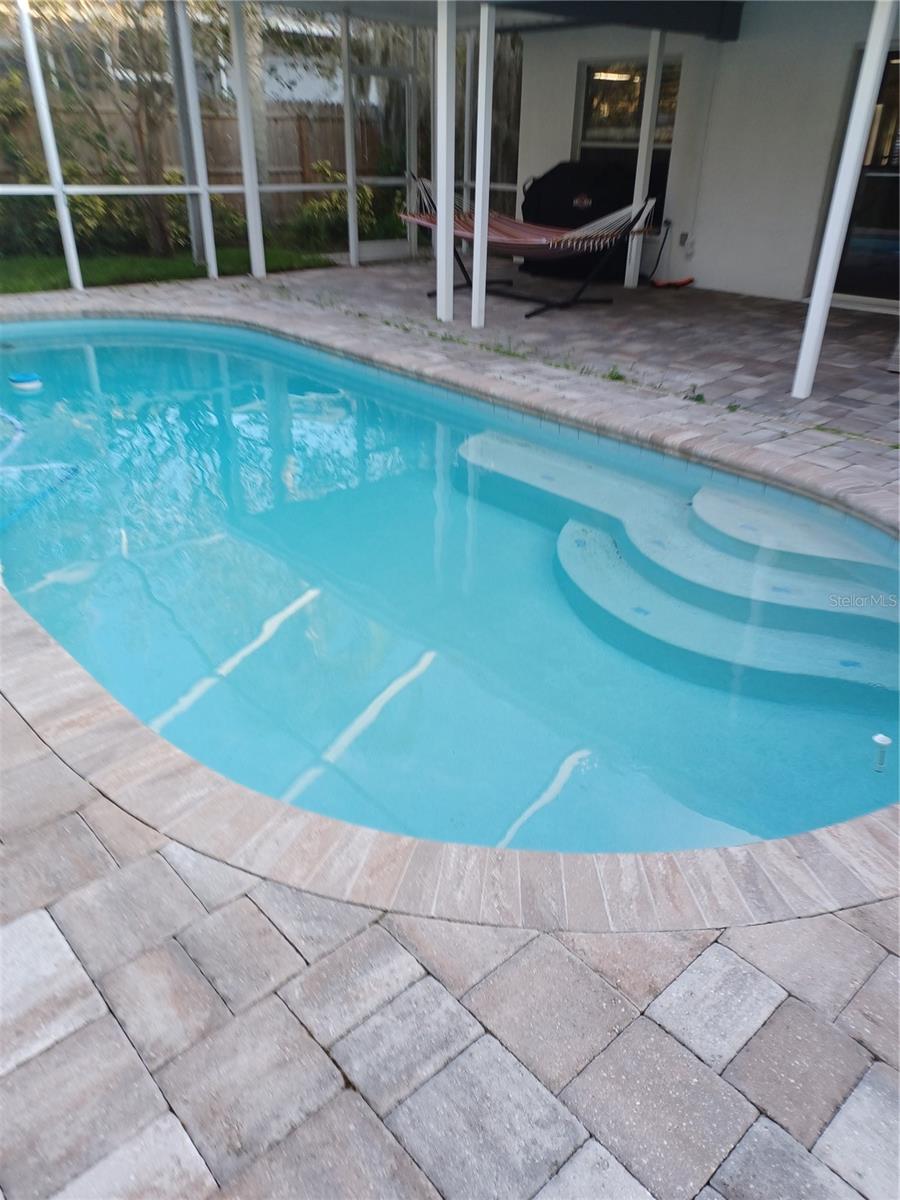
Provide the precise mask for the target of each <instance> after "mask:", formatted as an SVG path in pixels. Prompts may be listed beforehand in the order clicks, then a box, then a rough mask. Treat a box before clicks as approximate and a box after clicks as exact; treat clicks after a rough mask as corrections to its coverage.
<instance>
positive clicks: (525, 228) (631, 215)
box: [401, 179, 656, 318]
mask: <svg viewBox="0 0 900 1200" xmlns="http://www.w3.org/2000/svg"><path fill="white" fill-rule="evenodd" d="M415 182H416V188H417V191H418V194H419V209H420V211H419V212H417V213H402V214H401V217H402V219H403V220H404V221H407V222H409V223H410V224H413V225H420V226H421V227H422V228H424V229H430V230H433V229H434V228H435V227H436V225H437V205H436V204H435V202H434V197H433V196H432V194H431V190H430V188H429V187H428V184H427V183H426V182H425V180H424V179H416V181H415ZM655 204H656V201H655V200H652V199H651V200H645V201H644V202H643V203H642V204H629V205H626V207H625V208H620V209H617V210H616V211H615V212H612V213H609V214H608V215H607V216H605V217H600V218H599V219H598V220H596V221H591V222H590V223H589V224H587V225H581V226H579V228H577V229H557V228H555V227H553V226H550V225H530V224H528V223H527V222H525V221H517V220H515V219H514V218H513V217H505V216H502V215H501V214H500V213H493V212H492V213H488V245H489V246H490V248H491V250H493V252H494V253H495V254H503V255H507V256H509V257H514V256H521V257H527V258H572V257H574V256H576V255H581V254H597V260H596V262H595V263H594V264H593V266H592V267H591V269H590V271H589V272H588V274H587V275H586V276H585V278H584V279H582V280H580V281H579V283H578V284H577V286H576V287H575V289H574V290H573V291H572V293H571V295H569V296H566V297H565V298H563V299H555V298H550V297H541V296H538V295H535V294H534V293H526V292H513V291H509V290H508V287H507V283H508V281H507V280H488V286H487V290H488V293H489V294H491V295H498V296H509V297H510V298H511V299H513V300H523V301H525V302H526V303H528V304H534V303H535V301H537V306H536V307H535V308H533V309H531V311H530V312H527V313H526V314H525V316H526V318H528V317H536V316H539V315H540V314H541V313H544V312H547V311H548V309H552V308H572V307H573V306H574V305H576V304H612V297H611V296H585V295H584V293H585V291H586V290H587V289H588V287H590V285H591V284H592V283H593V282H594V280H595V279H596V278H597V276H598V274H599V273H600V271H601V269H602V268H603V265H604V264H605V262H606V260H607V259H608V257H609V255H610V253H611V252H612V250H613V248H614V247H615V246H617V245H618V244H619V242H621V241H622V239H623V238H628V237H633V236H637V235H641V234H643V233H644V230H645V228H646V225H647V222H648V221H649V219H650V215H651V213H652V212H653V208H654V205H655ZM453 236H454V238H457V239H459V240H460V241H465V242H471V241H474V238H475V218H474V215H473V214H472V213H466V212H463V211H462V210H461V209H460V208H459V206H457V207H456V209H455V211H454V216H453ZM598 251H599V253H598ZM453 255H454V258H455V259H456V262H457V265H458V266H459V268H460V270H461V272H462V274H463V279H464V281H465V282H464V283H461V284H457V285H456V286H457V287H471V286H472V277H471V275H470V274H469V272H468V270H467V269H466V265H465V262H464V261H463V258H462V255H461V254H460V253H459V249H458V248H457V247H456V246H454V250H453ZM499 288H502V291H500V290H495V289H499ZM429 295H432V296H433V295H434V292H430V293H429Z"/></svg>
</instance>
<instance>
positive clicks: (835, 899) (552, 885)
mask: <svg viewBox="0 0 900 1200" xmlns="http://www.w3.org/2000/svg"><path fill="white" fill-rule="evenodd" d="M0 621H2V625H3V628H4V630H5V633H6V636H5V637H4V655H3V660H4V661H3V684H2V692H3V694H4V695H5V697H6V699H7V700H8V701H9V703H10V704H11V705H12V706H13V708H14V709H15V710H16V711H17V712H18V713H19V714H20V715H21V716H22V717H23V719H24V720H25V721H26V722H27V723H28V724H29V725H30V726H31V728H32V729H33V730H34V732H35V733H36V734H37V736H38V737H39V738H40V739H41V740H42V741H43V742H44V743H46V745H47V746H48V747H49V748H50V749H51V750H52V751H53V752H54V753H55V754H56V755H57V757H58V758H60V759H61V760H62V761H63V762H64V763H66V764H67V765H68V766H69V767H70V768H71V769H72V770H73V771H75V773H76V774H78V775H80V776H81V777H82V778H84V779H85V780H86V781H87V782H88V783H90V784H91V786H92V787H94V788H95V789H96V790H97V791H98V792H100V794H101V795H103V796H105V797H106V799H107V800H109V801H111V802H112V803H113V804H115V805H116V806H117V807H118V808H120V809H122V810H123V811H124V812H126V813H128V814H129V815H130V816H132V817H135V818H136V819H137V820H138V821H140V822H142V823H143V824H144V825H145V826H147V827H149V828H150V829H152V830H155V831H157V832H158V833H160V834H162V835H164V836H166V837H171V838H174V839H176V840H178V841H180V842H182V843H183V844H184V845H186V846H188V847H189V848H190V849H192V850H196V851H198V852H199V853H201V854H205V855H207V856H208V857H210V858H213V859H216V860H218V861H220V862H223V863H225V864H227V865H229V866H233V867H236V868H238V869H240V870H244V871H248V872H250V873H251V874H255V875H258V876H259V877H261V878H263V879H269V880H273V881H274V882H276V883H283V884H287V885H289V886H291V887H301V888H305V889H307V890H309V891H311V892H312V893H314V894H316V895H321V896H324V897H326V898H328V899H333V900H343V901H349V902H351V903H355V904H359V905H364V906H366V907H371V908H377V909H379V910H382V911H383V910H389V911H394V912H398V913H402V914H405V915H410V916H420V917H437V918H442V919H446V920H456V921H458V920H463V919H465V920H468V921H470V922H471V923H473V924H483V925H500V926H510V927H515V928H541V929H544V930H546V931H550V932H556V931H571V932H601V931H608V930H612V931H615V932H664V931H675V930H681V929H696V928H706V927H708V928H713V927H717V928H721V927H724V926H726V925H752V924H766V923H769V922H772V921H777V920H785V919H788V918H792V917H805V916H814V915H818V914H820V913H825V912H833V911H837V910H840V909H843V908H850V907H853V906H856V905H859V904H861V903H866V902H870V901H872V900H879V899H887V898H889V897H893V896H895V895H897V893H898V862H900V853H898V825H897V820H896V817H897V815H898V814H900V806H897V805H894V806H893V807H892V808H889V809H883V810H880V811H879V812H878V813H874V814H873V813H869V814H866V815H864V816H861V817H856V818H854V819H853V820H850V821H846V822H842V823H841V824H838V825H833V826H829V827H827V828H824V829H819V830H815V831H812V832H811V833H807V834H800V835H797V836H796V837H788V838H781V839H774V840H772V841H768V842H761V843H751V844H749V845H746V846H733V847H724V848H716V849H704V850H692V851H685V852H678V851H673V852H667V853H661V854H653V853H648V854H640V855H637V854H589V855H584V854H573V855H567V854H560V853H558V852H541V851H532V850H522V851H519V850H509V849H505V850H498V849H491V848H484V847H473V846H465V845H454V844H452V843H438V842H429V841H425V840H421V839H416V838H410V837H403V836H398V835H394V834H389V833H384V832H383V831H373V830H369V829H367V828H365V827H362V826H354V825H352V824H350V823H348V822H344V821H338V820H335V819H334V818H331V817H324V816H321V815H319V814H317V813H311V812H307V811H305V810H303V809H299V808H294V807H288V806H286V805H284V804H283V803H282V802H280V801H278V800H274V799H272V798H271V797H269V796H264V795H262V794H261V793H259V792H254V791H252V790H251V789H249V788H245V787H243V786H242V785H240V784H237V783H234V782H233V781H231V780H228V779H226V778H224V777H223V776H221V775H219V774H218V773H217V772H215V771H213V770H211V769H210V768H208V767H205V766H203V765H202V764H201V763H198V762H196V761H195V760H193V759H192V758H190V757H189V756H188V755H187V754H185V753H183V752H182V751H181V750H179V749H178V748H177V747H175V746H173V745H171V744H170V743H168V742H166V740H165V739H164V738H163V737H161V736H160V735H159V734H156V733H154V732H153V731H152V730H151V729H149V728H148V727H146V726H144V725H142V724H141V722H140V721H138V720H137V718H136V717H134V716H133V715H132V714H130V713H129V712H128V711H127V710H126V709H124V708H123V706H122V705H120V704H118V702H117V701H115V700H114V699H113V698H112V697H111V696H110V695H109V694H108V693H107V692H106V691H105V690H104V689H103V688H102V687H101V685H100V684H99V683H97V682H96V681H95V680H94V679H93V678H92V677H91V676H90V675H89V674H88V672H87V671H85V670H84V668H83V667H81V666H80V665H79V664H78V663H77V662H76V661H75V660H74V659H73V658H72V657H71V656H70V655H69V654H68V653H67V652H66V651H65V650H64V649H63V648H62V647H61V646H60V645H59V644H58V643H56V642H55V641H54V639H53V638H52V637H51V636H50V635H49V634H48V633H46V631H45V630H43V629H42V628H41V627H40V626H39V625H38V624H37V622H35V621H34V620H33V618H31V617H30V616H29V615H28V614H27V613H26V612H25V611H24V609H22V608H21V606H20V605H19V604H18V603H17V601H16V600H14V599H13V597H12V596H10V595H9V593H8V592H5V591H3V592H2V594H0ZM73 704H74V707H72V705H73ZM123 731H127V732H124V733H123ZM329 864H330V865H329ZM682 864H683V865H682ZM473 866H474V875H473V874H472V872H473ZM592 869H593V872H594V873H595V875H596V886H595V885H594V880H593V877H592V873H591V871H592ZM723 871H724V876H723ZM467 876H468V878H467ZM773 876H774V878H773ZM807 876H808V877H809V881H810V883H811V884H812V886H811V887H808V886H802V885H801V884H799V883H798V882H797V880H798V878H802V879H804V880H805V879H806V877H807ZM723 878H724V879H727V880H728V881H730V886H728V885H726V886H723ZM779 884H780V886H779ZM476 908H477V911H476Z"/></svg>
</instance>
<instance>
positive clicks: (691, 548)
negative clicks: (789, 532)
mask: <svg viewBox="0 0 900 1200" xmlns="http://www.w3.org/2000/svg"><path fill="white" fill-rule="evenodd" d="M625 530H626V533H627V535H628V538H627V542H625V541H623V542H621V543H620V549H621V550H622V553H623V555H624V556H625V557H626V558H627V559H628V560H629V562H631V563H632V565H633V566H635V567H636V568H637V569H638V570H639V571H641V573H642V574H644V575H647V576H648V577H649V578H650V579H651V580H652V581H653V582H655V583H657V584H659V585H660V586H662V587H665V588H666V589H667V590H669V591H672V592H673V593H675V594H676V595H678V596H680V597H681V598H682V599H686V600H691V601H693V602H695V603H698V604H702V605H704V606H705V607H711V608H713V609H715V610H718V611H719V612H722V613H723V614H725V615H727V616H732V617H735V618H737V619H740V620H752V619H753V618H754V617H756V618H759V619H762V620H764V621H765V622H767V623H773V624H781V625H787V626H790V625H795V626H796V625H798V624H800V625H802V627H803V628H809V627H810V624H811V625H812V627H813V628H819V629H821V631H822V632H828V631H829V630H830V631H832V632H834V633H836V634H837V633H843V634H851V635H852V633H856V634H858V635H859V636H862V637H866V636H868V635H869V634H871V635H872V636H875V637H884V638H886V639H887V640H891V638H892V634H895V632H896V626H897V607H896V604H894V606H892V605H891V592H889V591H887V590H886V589H881V588H878V587H876V586H874V585H872V584H865V583H858V582H854V581H850V580H848V579H846V578H843V577H841V576H833V575H827V574H824V573H820V572H818V571H801V570H796V569H792V568H789V567H784V566H779V565H778V564H777V563H775V564H772V563H769V562H768V561H766V560H765V559H763V560H762V561H760V560H755V559H751V558H744V557H741V556H736V555H734V554H730V553H729V552H728V551H727V550H724V549H721V548H720V547H719V546H717V545H714V544H713V543H712V542H710V541H707V540H705V539H704V538H702V537H700V536H698V534H697V530H696V526H695V523H694V522H693V521H692V520H691V516H690V511H689V510H687V509H684V508H682V507H680V506H675V505H671V504H670V505H667V506H666V507H665V509H659V508H657V507H655V506H653V505H646V506H644V507H643V508H642V509H641V510H639V511H638V512H637V514H636V515H633V516H629V517H628V518H627V519H626V521H625Z"/></svg>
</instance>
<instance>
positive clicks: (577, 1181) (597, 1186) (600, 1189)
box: [535, 1138, 653, 1200]
mask: <svg viewBox="0 0 900 1200" xmlns="http://www.w3.org/2000/svg"><path fill="white" fill-rule="evenodd" d="M587 1197H590V1200H653V1197H652V1196H651V1195H650V1193H649V1192H648V1191H647V1189H646V1188H645V1187H644V1186H643V1185H642V1184H640V1183H638V1181H637V1180H636V1179H635V1177H634V1176H633V1175H630V1174H629V1173H628V1172H627V1171H626V1170H625V1168H624V1167H623V1166H622V1164H621V1163H620V1162H619V1161H618V1160H617V1159H615V1158H613V1156H612V1155H611V1154H610V1153H609V1151H608V1150H604V1148H603V1147H602V1146H601V1145H600V1143H599V1142H595V1141H594V1139H593V1138H591V1140H590V1141H589V1142H585V1143H584V1145H583V1146H580V1147H579V1149H577V1150H576V1151H575V1153H574V1154H573V1155H572V1157H571V1158H570V1159H569V1161H568V1162H567V1163H565V1164H564V1165H563V1167H562V1168H561V1170H560V1171H559V1173H558V1174H557V1175H554V1176H553V1178H552V1179H551V1180H550V1182H549V1183H548V1184H546V1185H545V1186H544V1187H542V1188H541V1190H540V1191H539V1192H538V1194H537V1196H536V1197H535V1200H586V1198H587Z"/></svg>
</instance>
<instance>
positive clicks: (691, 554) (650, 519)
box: [459, 433, 897, 642]
mask: <svg viewBox="0 0 900 1200" xmlns="http://www.w3.org/2000/svg"><path fill="white" fill-rule="evenodd" d="M459 453H460V457H461V459H462V460H463V461H464V462H465V463H466V464H467V465H468V466H469V467H470V468H473V469H475V470H477V471H479V472H481V473H482V474H483V475H485V476H486V477H489V476H491V475H494V476H499V477H501V478H502V479H504V480H507V481H512V482H513V483H515V484H518V485H520V486H521V487H523V488H526V489H529V490H530V491H532V492H539V493H543V494H544V495H546V496H551V497H554V498H555V499H556V500H557V501H560V505H559V509H558V513H557V515H558V516H559V514H560V513H561V517H560V519H561V520H566V519H568V518H570V517H573V516H576V515H577V516H582V517H584V516H587V517H588V519H590V515H589V514H590V513H591V512H594V513H597V514H598V523H602V522H601V521H600V520H599V518H600V516H601V515H606V516H608V517H610V518H612V520H611V521H610V523H609V524H610V529H611V531H612V532H615V525H614V524H613V522H619V523H620V524H621V525H623V526H624V529H625V532H626V534H627V539H626V538H622V537H620V542H619V546H620V549H621V551H622V553H623V555H624V556H625V558H627V559H628V561H629V562H630V563H631V565H632V566H633V567H635V568H636V569H637V570H638V571H639V572H640V573H641V574H643V575H646V576H648V577H649V579H650V581H651V582H654V583H656V584H658V585H659V586H660V587H662V588H664V589H666V590H668V591H671V592H673V593H674V595H675V596H676V597H678V598H681V599H684V600H687V601H690V602H692V603H695V604H698V605H702V606H703V607H705V608H709V609H711V610H712V611H714V612H718V613H719V614H721V615H724V616H728V617H733V618H735V619H736V620H754V621H756V622H757V623H759V624H770V625H773V626H778V627H781V628H791V627H794V628H800V629H801V630H803V631H813V630H816V631H820V632H822V633H828V632H833V633H835V634H838V633H839V634H841V635H842V636H847V637H856V636H858V637H861V638H863V639H867V638H875V639H878V640H881V641H886V642H890V641H892V640H893V639H894V637H895V631H896V623H897V608H896V607H891V604H890V597H891V594H892V593H896V588H897V578H896V574H895V573H892V572H891V570H890V563H889V560H887V559H886V558H884V557H881V556H879V555H878V554H877V553H876V552H871V554H870V553H869V552H868V550H867V548H866V547H865V546H859V545H858V544H857V543H856V541H855V540H852V539H850V538H849V536H845V535H842V534H841V532H840V530H839V529H832V528H830V527H827V526H824V525H823V524H822V523H817V522H816V521H815V519H814V517H808V516H804V515H803V514H798V515H797V517H796V521H797V532H796V533H793V532H792V531H791V522H792V521H793V520H794V515H793V514H790V513H788V514H784V513H777V512H776V509H775V506H774V505H771V504H769V505H767V504H765V502H764V501H762V500H756V499H754V498H752V497H751V498H748V499H747V500H746V502H745V501H744V500H743V499H742V498H741V497H732V496H730V495H729V494H728V493H726V492H717V491H716V490H715V489H713V488H702V489H700V491H698V492H697V493H696V495H695V497H694V500H695V501H698V502H699V508H700V511H701V512H704V513H708V514H709V515H710V517H711V518H714V517H715V516H716V514H717V513H723V514H727V515H728V518H729V520H730V524H731V526H732V527H734V528H735V529H738V528H739V527H740V525H741V524H742V522H741V521H739V520H738V519H737V515H736V512H735V505H740V506H741V511H743V510H744V508H746V512H747V514H748V520H747V522H743V523H744V524H751V525H753V527H754V529H755V530H757V531H758V532H759V536H760V537H762V539H763V541H764V542H765V543H766V547H765V548H764V547H763V546H756V547H754V546H753V545H752V543H750V542H748V541H744V542H743V543H738V542H737V541H735V540H733V539H732V540H728V539H724V538H723V539H722V540H721V541H720V540H719V539H712V538H710V537H704V536H702V532H703V531H702V530H701V529H700V527H699V523H698V521H695V520H694V516H695V515H696V514H695V513H694V511H693V507H692V505H691V504H689V503H687V501H681V500H680V499H679V498H678V497H677V496H673V494H672V492H670V491H668V490H666V489H663V488H659V487H655V486H654V485H653V484H650V483H645V482H643V481H641V480H640V479H635V478H633V477H631V476H628V475H626V474H624V473H622V472H618V471H615V470H613V469H609V468H606V467H601V466H598V465H596V464H594V463H590V462H585V461H584V460H582V459H578V458H575V457H573V456H572V455H568V454H561V453H558V452H554V451H547V450H544V449H543V448H541V447H539V446H535V445H533V444H531V443H527V442H520V441H518V440H517V439H515V438H511V437H506V436H504V435H502V434H495V433H482V434H476V435H474V436H472V437H470V438H467V439H466V441H465V442H464V443H463V444H462V446H461V447H460V451H459ZM717 498H718V499H719V501H720V502H719V503H718V506H717V503H716V501H717ZM578 509H580V510H581V512H580V513H579V512H577V510H578ZM776 516H779V517H780V520H776ZM723 523H724V518H723ZM556 528H559V525H557V526H556ZM744 532H745V533H747V534H748V536H749V531H744ZM776 533H777V534H778V535H779V536H778V537H776ZM617 536H618V534H617ZM776 544H777V545H778V547H779V550H778V551H777V552H775V551H774V550H772V549H771V547H773V546H775V545H776ZM798 546H805V547H806V550H807V553H805V554H803V555H799V554H797V553H796V550H797V547H798ZM819 551H821V552H822V553H828V552H834V553H835V554H836V555H837V556H838V562H837V563H836V564H833V563H831V562H830V560H826V559H823V558H821V556H820V554H819ZM852 554H856V555H857V556H858V557H857V558H856V559H852V558H851V555H852ZM754 556H755V557H754ZM842 564H843V568H844V569H845V570H846V572H847V574H851V575H856V576H859V575H867V573H868V572H869V571H880V572H881V573H882V574H883V575H884V576H885V582H884V586H883V587H881V586H879V585H878V584H873V583H871V582H860V581H859V580H858V579H856V578H850V579H848V578H847V577H846V575H842V574H841V573H840V572H841V569H842ZM829 567H831V569H832V570H831V571H829ZM833 572H837V573H833Z"/></svg>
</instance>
